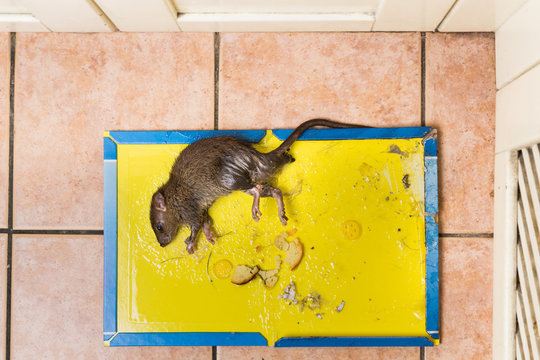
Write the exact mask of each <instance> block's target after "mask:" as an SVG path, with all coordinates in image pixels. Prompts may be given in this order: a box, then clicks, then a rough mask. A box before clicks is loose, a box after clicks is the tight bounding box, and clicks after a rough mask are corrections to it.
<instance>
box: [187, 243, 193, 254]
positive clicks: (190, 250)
mask: <svg viewBox="0 0 540 360" xmlns="http://www.w3.org/2000/svg"><path fill="white" fill-rule="evenodd" d="M186 250H187V252H188V253H189V254H193V253H194V252H195V243H193V242H189V243H187V245H186Z"/></svg>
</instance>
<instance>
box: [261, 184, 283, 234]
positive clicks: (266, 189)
mask: <svg viewBox="0 0 540 360" xmlns="http://www.w3.org/2000/svg"><path fill="white" fill-rule="evenodd" d="M261 196H263V197H269V196H271V197H273V198H274V199H276V201H277V204H278V215H279V220H280V221H281V223H282V224H283V226H285V225H287V220H289V219H288V218H287V216H285V204H284V203H283V194H282V193H281V190H279V189H278V188H275V187H272V186H270V185H268V184H266V185H264V186H263V188H262V190H261Z"/></svg>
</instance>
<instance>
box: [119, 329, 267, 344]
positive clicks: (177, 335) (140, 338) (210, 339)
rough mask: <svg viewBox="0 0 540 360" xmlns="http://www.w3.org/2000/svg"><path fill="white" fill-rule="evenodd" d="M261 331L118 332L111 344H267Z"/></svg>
mask: <svg viewBox="0 0 540 360" xmlns="http://www.w3.org/2000/svg"><path fill="white" fill-rule="evenodd" d="M266 345H268V342H267V341H266V339H265V338H264V336H262V335H261V334H259V333H227V332H223V333H222V332H214V333H199V332H169V333H167V332H162V333H118V334H117V335H116V336H115V337H114V338H112V339H111V341H110V343H109V346H266Z"/></svg>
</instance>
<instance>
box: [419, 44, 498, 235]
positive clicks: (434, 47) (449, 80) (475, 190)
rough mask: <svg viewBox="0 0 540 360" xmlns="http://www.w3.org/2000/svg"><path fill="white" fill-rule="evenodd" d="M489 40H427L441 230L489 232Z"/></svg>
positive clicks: (491, 121) (491, 92)
mask: <svg viewBox="0 0 540 360" xmlns="http://www.w3.org/2000/svg"><path fill="white" fill-rule="evenodd" d="M495 93H496V87H495V44H494V36H493V34H428V35H427V38H426V99H425V100H426V124H427V125H428V126H434V127H436V128H437V129H438V130H439V144H440V147H439V149H440V156H439V160H440V163H439V166H440V167H439V169H440V170H439V174H440V178H441V180H440V187H441V188H440V195H439V196H440V210H441V212H440V217H439V219H440V229H441V231H442V232H446V233H482V232H488V233H489V232H493V168H494V160H493V159H494V143H495Z"/></svg>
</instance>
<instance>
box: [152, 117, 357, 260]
mask: <svg viewBox="0 0 540 360" xmlns="http://www.w3.org/2000/svg"><path fill="white" fill-rule="evenodd" d="M314 126H326V127H332V128H352V127H365V126H360V125H351V124H343V123H339V122H334V121H330V120H325V119H312V120H308V121H306V122H304V123H302V124H301V125H300V126H298V127H297V128H296V129H295V130H294V131H293V132H292V133H291V135H289V137H288V138H287V139H285V141H284V142H283V143H282V144H281V145H280V146H279V147H277V148H276V149H275V150H273V151H270V152H269V153H260V152H258V151H257V150H255V149H254V148H253V147H252V144H250V143H246V142H243V141H241V140H239V139H236V138H234V137H232V136H220V137H213V138H206V139H202V140H199V141H196V142H194V143H192V144H190V145H188V146H187V147H186V148H185V149H184V151H182V152H181V153H180V155H178V158H177V159H176V161H175V163H174V165H173V167H172V170H171V173H170V176H169V180H168V181H167V182H166V183H165V184H164V185H162V186H161V187H160V188H159V189H158V190H157V191H156V192H155V193H154V195H153V196H152V204H151V207H150V222H151V223H152V229H153V230H154V232H155V234H156V237H157V240H158V242H159V244H160V245H161V246H166V245H168V244H169V243H170V242H171V241H172V240H173V239H174V237H175V236H176V233H177V232H178V229H179V228H180V226H181V225H183V224H187V225H189V226H190V227H191V234H190V236H189V237H188V238H187V239H186V240H185V243H186V245H187V251H188V253H190V254H192V253H193V252H194V250H195V239H196V237H197V234H198V233H199V231H200V229H201V227H202V229H203V231H204V235H205V236H206V239H207V240H208V241H209V242H210V243H211V244H214V240H215V238H216V237H215V235H214V234H213V233H212V230H211V228H210V225H211V219H210V216H209V215H208V209H209V208H210V206H211V205H212V204H213V203H214V201H215V200H216V199H218V198H219V197H221V196H225V195H228V194H230V193H232V192H233V191H237V190H240V191H243V192H245V193H247V194H250V195H252V196H253V205H252V207H251V215H252V216H253V219H254V220H255V221H258V220H259V219H260V216H261V215H262V214H261V212H260V210H259V199H260V197H261V196H262V197H270V196H271V197H273V198H274V199H276V201H277V205H278V212H279V219H280V220H281V223H282V224H283V225H286V224H287V220H288V219H287V217H286V216H285V207H284V205H283V195H282V193H281V191H280V190H279V189H277V188H274V187H272V186H270V185H269V184H268V182H269V181H270V180H271V179H272V177H273V176H274V175H275V174H276V173H277V172H278V170H279V169H280V168H281V167H282V166H283V165H285V164H287V163H289V162H292V161H294V159H293V158H292V157H291V156H290V155H289V154H288V153H287V150H288V149H289V147H290V146H291V145H292V143H294V142H295V141H296V140H297V139H298V138H299V137H300V135H302V133H303V132H304V131H306V130H307V129H308V128H310V127H314Z"/></svg>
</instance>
